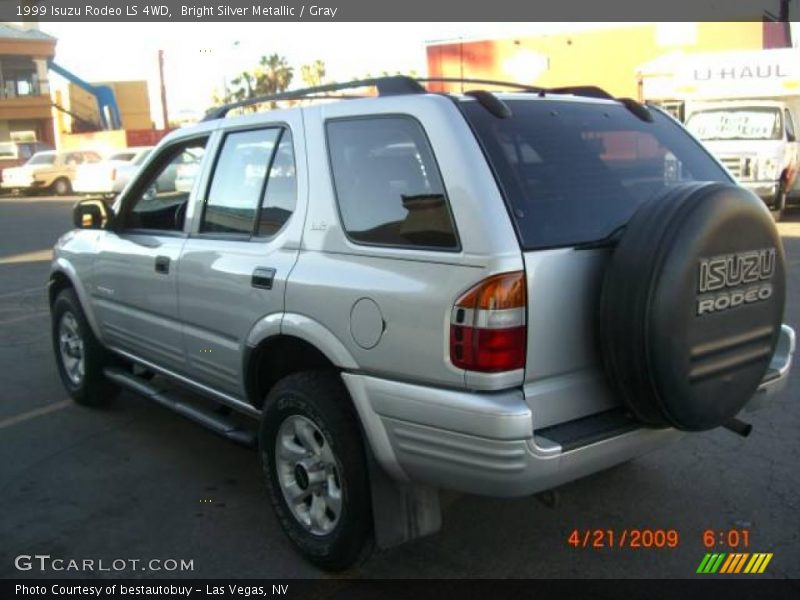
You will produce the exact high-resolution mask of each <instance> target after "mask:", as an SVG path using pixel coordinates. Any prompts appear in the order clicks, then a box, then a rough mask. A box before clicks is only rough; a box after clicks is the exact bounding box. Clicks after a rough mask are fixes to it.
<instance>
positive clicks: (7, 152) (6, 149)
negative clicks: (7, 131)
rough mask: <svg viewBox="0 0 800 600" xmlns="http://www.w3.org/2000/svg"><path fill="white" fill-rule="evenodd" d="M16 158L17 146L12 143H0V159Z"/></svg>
mask: <svg viewBox="0 0 800 600" xmlns="http://www.w3.org/2000/svg"><path fill="white" fill-rule="evenodd" d="M9 157H11V158H16V157H17V145H16V144H14V143H13V142H3V143H0V158H9Z"/></svg>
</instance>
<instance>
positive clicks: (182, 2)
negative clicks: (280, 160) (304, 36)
mask: <svg viewBox="0 0 800 600" xmlns="http://www.w3.org/2000/svg"><path fill="white" fill-rule="evenodd" d="M787 9H788V15H787ZM798 13H800V0H669V1H664V0H657V1H652V0H651V1H649V2H648V1H645V0H582V1H579V2H575V1H573V2H560V1H556V0H528V1H520V0H491V1H486V0H439V1H438V2H437V1H433V2H432V1H431V0H403V1H402V2H395V1H391V2H376V1H375V0H320V3H319V4H313V3H307V2H305V1H301V2H298V1H297V0H282V1H276V2H272V1H270V0H0V21H42V22H48V21H49V22H52V21H61V22H69V21H98V22H102V21H132V22H156V21H161V22H170V21H229V22H237V21H238V22H270V21H323V22H324V21H347V22H358V21H365V22H369V21H396V22H402V21H406V22H407V21H427V22H430V21H435V22H502V21H762V20H767V21H774V20H793V19H797V18H798Z"/></svg>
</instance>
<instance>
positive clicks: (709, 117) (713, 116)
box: [686, 96, 800, 218]
mask: <svg viewBox="0 0 800 600" xmlns="http://www.w3.org/2000/svg"><path fill="white" fill-rule="evenodd" d="M686 114H687V118H686V127H687V128H688V129H689V131H691V132H692V133H693V134H694V135H695V136H696V137H697V138H699V139H700V140H702V141H703V143H704V144H705V145H706V147H707V148H708V149H709V150H710V151H711V153H712V154H714V156H716V157H717V158H718V159H719V160H720V161H721V162H722V163H723V164H724V165H725V167H726V168H727V169H728V171H730V172H731V174H732V175H733V176H734V177H735V178H736V179H737V180H738V181H739V182H740V183H741V185H742V186H744V187H746V188H748V189H750V190H752V191H753V192H754V193H755V194H757V195H758V196H759V197H760V198H761V199H762V200H764V202H765V203H766V204H767V206H769V208H770V210H772V212H773V214H774V215H775V216H776V218H780V216H781V214H782V212H783V209H784V208H785V206H786V202H787V198H789V197H790V196H791V197H792V199H800V179H798V177H797V172H798V166H799V165H800V143H799V142H798V141H797V123H798V119H799V118H800V96H793V97H785V98H782V99H776V100H748V99H742V100H731V101H717V102H697V103H688V102H687V106H686Z"/></svg>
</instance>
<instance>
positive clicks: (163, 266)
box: [156, 256, 169, 274]
mask: <svg viewBox="0 0 800 600" xmlns="http://www.w3.org/2000/svg"><path fill="white" fill-rule="evenodd" d="M156 273H164V274H167V273H169V256H156Z"/></svg>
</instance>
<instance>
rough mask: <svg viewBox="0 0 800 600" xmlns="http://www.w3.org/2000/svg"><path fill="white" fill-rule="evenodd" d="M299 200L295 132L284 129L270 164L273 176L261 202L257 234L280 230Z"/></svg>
mask: <svg viewBox="0 0 800 600" xmlns="http://www.w3.org/2000/svg"><path fill="white" fill-rule="evenodd" d="M296 203H297V172H296V170H295V163H294V147H293V144H292V133H291V131H289V130H288V129H284V130H283V133H282V134H281V141H280V142H279V143H278V149H277V150H275V155H274V156H273V157H272V164H271V165H270V168H269V180H268V181H267V188H266V189H265V190H264V197H263V200H262V202H261V214H260V215H259V217H258V231H257V234H258V235H262V236H271V235H275V234H276V233H278V231H280V229H281V228H282V227H283V226H284V224H285V223H286V222H287V221H288V220H289V217H291V216H292V213H293V212H294V209H295V205H296Z"/></svg>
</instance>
